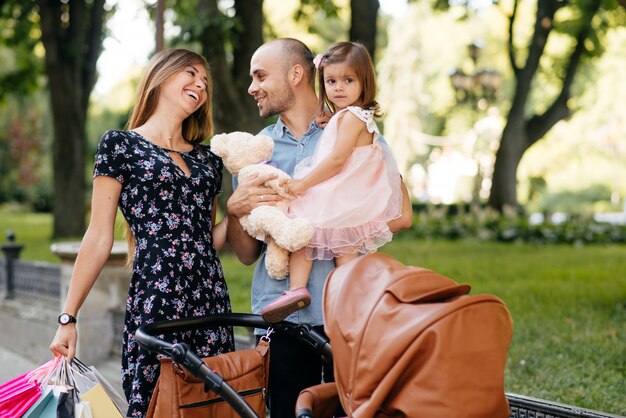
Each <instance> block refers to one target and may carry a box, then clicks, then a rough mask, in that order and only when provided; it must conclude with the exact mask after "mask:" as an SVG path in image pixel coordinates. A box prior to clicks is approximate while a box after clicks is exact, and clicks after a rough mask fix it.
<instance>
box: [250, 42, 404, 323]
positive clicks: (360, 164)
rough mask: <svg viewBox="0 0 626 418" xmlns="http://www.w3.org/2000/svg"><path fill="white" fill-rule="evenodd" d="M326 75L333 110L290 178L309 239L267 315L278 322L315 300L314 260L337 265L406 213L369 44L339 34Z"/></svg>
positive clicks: (381, 240) (373, 243)
mask: <svg viewBox="0 0 626 418" xmlns="http://www.w3.org/2000/svg"><path fill="white" fill-rule="evenodd" d="M314 63H315V66H316V67H317V69H318V77H319V90H320V94H319V100H320V109H321V110H322V111H323V109H324V107H325V106H328V108H329V109H330V110H331V111H332V112H333V114H334V115H333V117H332V118H331V119H330V121H329V122H328V125H327V126H326V128H325V129H324V133H323V135H322V137H321V138H320V141H319V143H318V145H317V148H316V150H315V153H314V154H313V156H312V157H311V158H310V159H308V160H304V161H303V162H302V163H300V164H299V165H298V166H296V170H295V173H294V180H290V181H288V182H287V184H286V187H287V190H288V192H289V193H290V194H291V195H293V196H296V198H294V199H293V200H291V201H290V203H289V207H288V214H289V216H292V217H294V218H305V219H308V220H309V221H311V223H312V225H313V228H314V232H313V238H312V239H311V242H310V243H309V244H308V246H307V247H305V248H303V249H302V250H300V251H297V252H294V253H292V254H291V255H290V259H289V263H290V266H289V274H290V283H289V290H288V291H286V292H284V293H283V294H282V295H281V296H280V297H279V298H278V299H276V300H275V301H274V302H272V303H270V304H269V305H267V306H266V307H265V309H263V311H262V312H261V315H262V316H263V318H264V319H265V320H266V321H267V322H278V321H282V320H283V319H285V318H286V317H287V316H289V315H290V314H291V313H293V312H295V311H297V310H299V309H302V308H305V307H306V306H308V305H309V304H310V303H311V295H310V294H309V292H308V290H307V288H306V285H307V282H308V278H309V273H310V271H311V265H312V263H313V260H315V259H319V260H330V259H333V258H334V259H335V262H336V264H337V266H341V265H344V264H346V263H347V262H349V261H351V260H353V259H355V258H356V257H357V256H358V255H359V254H365V253H372V252H375V251H376V250H377V249H378V247H380V246H381V245H383V244H385V243H387V242H389V241H390V240H391V238H392V233H391V232H390V230H389V226H388V223H389V222H390V221H392V220H394V219H397V218H399V217H401V216H402V192H401V177H400V174H399V172H398V168H397V166H396V163H395V161H394V159H393V156H392V154H391V151H390V150H389V148H388V147H387V145H386V144H385V143H384V142H381V141H379V136H380V134H379V132H378V128H377V126H376V123H375V122H374V117H377V116H380V114H379V106H378V103H376V100H375V91H376V81H375V76H374V67H373V64H372V60H371V58H370V56H369V53H368V52H367V49H365V47H364V46H363V45H361V44H358V43H354V42H339V43H336V44H334V45H332V46H331V47H330V48H329V49H328V51H326V53H325V54H323V55H318V56H317V57H316V58H315V60H314Z"/></svg>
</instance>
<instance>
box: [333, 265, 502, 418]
mask: <svg viewBox="0 0 626 418" xmlns="http://www.w3.org/2000/svg"><path fill="white" fill-rule="evenodd" d="M469 290H470V287H469V286H468V285H460V284H457V283H456V282H454V281H453V280H451V279H449V278H446V277H444V276H441V275H439V274H437V273H435V272H433V271H430V270H426V269H423V268H419V267H408V266H404V265H403V264H401V263H400V262H398V261H396V260H394V259H393V258H391V257H389V256H386V255H382V254H370V255H366V256H363V257H359V258H358V259H357V260H355V261H353V262H351V263H348V264H347V265H345V266H342V267H340V268H337V269H335V270H334V271H333V272H332V273H331V274H330V275H329V277H328V280H327V282H326V288H325V290H324V302H323V306H324V324H325V325H324V326H325V331H326V333H327V335H328V337H329V339H330V342H331V346H332V349H333V358H334V367H335V379H336V384H337V388H338V392H339V396H340V400H341V403H342V405H343V407H344V409H345V411H346V413H347V414H348V415H349V416H351V417H374V416H411V417H428V418H433V417H460V416H462V417H465V418H468V417H494V418H497V417H508V416H509V408H508V402H507V400H506V396H505V393H504V367H505V361H506V353H507V350H508V345H509V342H510V339H511V332H512V323H511V319H510V315H509V312H508V310H507V309H506V307H505V306H504V304H503V303H502V301H500V300H499V299H498V298H496V297H495V296H492V295H477V296H466V295H467V293H468V292H469Z"/></svg>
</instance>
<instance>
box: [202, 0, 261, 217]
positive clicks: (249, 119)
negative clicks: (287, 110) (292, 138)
mask: <svg viewBox="0 0 626 418" xmlns="http://www.w3.org/2000/svg"><path fill="white" fill-rule="evenodd" d="M199 5H200V12H201V13H202V15H205V16H218V14H219V13H221V12H220V11H219V9H218V7H217V0H201V1H200V3H199ZM235 16H236V18H238V19H239V23H240V26H239V27H238V28H237V29H236V32H233V33H231V34H230V35H231V36H230V38H231V39H233V52H232V57H233V58H232V61H230V60H229V57H228V55H227V52H226V47H225V43H226V42H225V40H226V36H225V35H226V34H225V33H224V29H223V27H222V26H221V25H220V19H215V18H213V19H206V21H207V22H208V24H207V26H206V27H205V28H204V31H203V33H202V39H201V40H200V41H201V43H202V52H203V54H204V56H205V57H206V58H207V60H208V62H209V65H210V66H211V71H212V75H213V86H214V88H213V116H214V120H215V128H216V129H215V131H216V133H219V132H232V131H245V132H251V133H255V134H256V133H257V132H259V131H260V130H261V129H262V128H263V126H264V121H263V119H262V118H261V117H260V116H259V109H258V108H257V106H256V103H255V102H254V100H253V99H252V96H250V95H249V94H248V86H249V84H250V76H249V74H250V58H252V54H253V53H254V51H256V49H257V48H258V47H259V46H260V45H261V44H262V43H263V0H237V1H235ZM222 188H223V190H224V191H223V195H222V196H221V198H220V207H221V209H222V210H225V205H226V201H227V200H228V198H229V197H230V195H231V194H232V177H231V175H230V173H228V172H227V171H226V170H224V179H223V181H222Z"/></svg>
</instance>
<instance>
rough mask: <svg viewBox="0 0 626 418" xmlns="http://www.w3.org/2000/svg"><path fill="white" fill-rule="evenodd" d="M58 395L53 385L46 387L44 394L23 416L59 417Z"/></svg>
mask: <svg viewBox="0 0 626 418" xmlns="http://www.w3.org/2000/svg"><path fill="white" fill-rule="evenodd" d="M58 401H59V400H58V397H57V396H56V395H55V394H54V390H53V388H52V387H51V386H48V387H47V388H45V389H44V391H43V394H42V395H41V397H40V398H39V399H37V402H35V403H34V404H33V406H31V407H30V409H28V411H26V413H25V414H24V415H22V418H57V403H58Z"/></svg>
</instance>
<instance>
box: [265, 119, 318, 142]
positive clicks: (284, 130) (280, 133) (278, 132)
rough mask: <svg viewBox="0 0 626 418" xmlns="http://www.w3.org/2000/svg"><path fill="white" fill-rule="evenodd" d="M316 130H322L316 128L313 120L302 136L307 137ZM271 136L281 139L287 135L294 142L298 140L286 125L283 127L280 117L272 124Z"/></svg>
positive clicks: (283, 123)
mask: <svg viewBox="0 0 626 418" xmlns="http://www.w3.org/2000/svg"><path fill="white" fill-rule="evenodd" d="M318 129H322V128H320V127H319V126H317V124H316V123H315V119H313V120H312V121H311V123H310V124H309V129H307V131H306V132H305V133H304V135H303V136H305V135H308V134H309V133H312V132H313V131H315V130H318ZM272 134H273V135H274V136H275V137H276V138H282V137H284V136H285V135H287V134H288V135H289V137H290V138H293V139H294V140H296V141H297V140H298V139H297V138H296V137H295V135H294V134H293V133H292V132H291V131H290V130H289V128H288V127H287V125H285V122H283V119H282V118H281V117H280V116H279V117H278V120H277V121H276V124H274V127H273V128H272Z"/></svg>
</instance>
